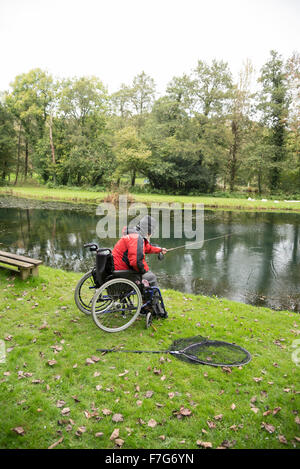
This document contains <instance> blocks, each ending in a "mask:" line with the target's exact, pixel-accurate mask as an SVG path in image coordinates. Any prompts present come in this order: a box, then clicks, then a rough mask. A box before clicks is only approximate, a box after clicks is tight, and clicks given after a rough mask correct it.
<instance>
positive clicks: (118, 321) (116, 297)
mask: <svg viewBox="0 0 300 469" xmlns="http://www.w3.org/2000/svg"><path fill="white" fill-rule="evenodd" d="M106 298H110V303H109V304H108V305H107V306H104V307H103V308H101V310H98V311H97V310H95V309H94V307H95V306H96V305H97V304H98V301H99V300H100V299H106ZM104 304H105V303H104ZM141 304H142V300H141V293H140V291H139V289H138V287H137V286H136V285H135V284H134V283H133V282H131V281H129V280H127V279H114V280H110V281H108V282H106V284H104V285H102V287H100V289H99V291H98V292H97V293H96V295H95V297H94V299H93V307H92V309H93V319H94V321H95V323H96V324H97V326H98V327H100V328H101V329H103V330H106V331H108V332H117V331H120V330H123V329H126V327H128V326H129V325H130V324H131V323H132V322H133V321H134V320H135V319H136V317H137V316H138V314H139V312H140V309H141Z"/></svg>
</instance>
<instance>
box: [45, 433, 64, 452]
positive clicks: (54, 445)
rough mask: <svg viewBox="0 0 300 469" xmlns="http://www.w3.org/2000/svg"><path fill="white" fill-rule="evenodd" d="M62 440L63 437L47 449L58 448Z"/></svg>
mask: <svg viewBox="0 0 300 469" xmlns="http://www.w3.org/2000/svg"><path fill="white" fill-rule="evenodd" d="M63 439H64V437H63V436H62V437H61V438H60V439H59V440H57V441H56V442H55V443H53V444H52V445H51V446H49V447H48V449H53V448H55V447H56V446H58V445H59V444H60V443H61V442H62V441H63Z"/></svg>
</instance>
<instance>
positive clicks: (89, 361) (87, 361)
mask: <svg viewBox="0 0 300 469" xmlns="http://www.w3.org/2000/svg"><path fill="white" fill-rule="evenodd" d="M85 364H86V365H94V364H95V362H94V361H93V360H92V359H91V358H87V359H86V360H85Z"/></svg>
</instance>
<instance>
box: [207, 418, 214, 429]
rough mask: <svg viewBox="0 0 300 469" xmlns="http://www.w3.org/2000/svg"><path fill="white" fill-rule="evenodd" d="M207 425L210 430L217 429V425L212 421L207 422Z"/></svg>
mask: <svg viewBox="0 0 300 469" xmlns="http://www.w3.org/2000/svg"><path fill="white" fill-rule="evenodd" d="M207 425H208V427H209V428H216V424H215V423H214V422H212V421H211V420H207Z"/></svg>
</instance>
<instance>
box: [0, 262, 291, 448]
mask: <svg viewBox="0 0 300 469" xmlns="http://www.w3.org/2000/svg"><path fill="white" fill-rule="evenodd" d="M79 278H80V274H77V273H69V272H64V271H61V270H54V269H51V268H49V267H43V266H42V267H40V276H39V277H38V278H35V279H29V280H27V281H25V282H22V281H21V280H20V279H19V278H18V277H16V278H15V279H14V277H12V276H11V273H9V272H7V271H5V270H2V269H1V271H0V285H1V290H0V339H1V340H4V343H5V346H6V349H7V357H6V362H5V363H1V364H0V396H1V397H0V406H1V407H0V408H1V412H0V447H1V448H47V447H49V446H50V445H52V444H53V443H54V442H56V441H58V440H59V439H60V438H62V437H63V440H62V442H61V443H60V444H59V445H58V448H114V446H115V443H114V442H113V441H111V440H110V436H111V434H112V432H113V430H114V429H116V428H119V432H120V436H119V438H121V439H122V440H124V444H123V448H125V449H126V448H127V449H128V448H130V449H133V448H157V449H163V448H165V449H168V448H197V440H202V441H205V442H211V443H212V446H213V448H217V447H218V446H220V445H221V444H222V443H223V442H224V441H225V440H227V442H229V445H232V447H234V448H294V447H297V446H299V443H298V442H297V441H296V440H295V437H299V436H300V435H299V425H297V423H296V420H295V419H296V418H299V416H298V415H297V411H298V410H299V374H300V373H299V371H300V368H299V367H297V366H296V365H295V364H294V363H293V361H292V359H291V352H292V348H291V344H292V342H293V341H294V340H295V339H296V338H297V337H296V336H297V334H299V331H300V329H299V322H300V321H299V316H298V315H297V314H295V313H292V312H288V311H281V312H280V311H271V310H269V309H266V308H256V307H253V306H250V305H244V304H239V303H235V302H231V301H227V300H225V299H216V298H209V297H203V296H193V295H187V294H186V295H184V294H182V293H179V292H176V291H171V290H167V291H164V292H163V295H164V299H165V302H166V305H167V309H168V311H169V318H168V319H166V320H156V321H155V328H156V330H154V329H146V328H145V319H144V318H141V320H137V321H136V322H135V323H134V324H133V325H132V326H131V327H130V328H128V329H127V330H125V331H123V332H121V333H117V334H109V333H105V332H103V331H101V330H100V329H98V328H97V327H96V326H95V324H94V323H93V321H92V319H91V318H90V317H87V316H85V315H84V314H83V313H81V312H80V311H78V310H77V309H76V307H75V304H74V301H73V294H74V288H75V285H76V283H77V281H78V279H79ZM196 334H201V335H204V336H209V337H211V338H216V339H224V340H227V341H229V342H236V343H238V344H240V345H241V346H244V347H245V348H247V349H248V350H249V351H250V352H251V354H252V356H253V357H252V361H251V362H250V363H249V364H248V365H246V366H244V367H243V368H241V369H239V368H234V369H232V372H231V373H228V372H226V371H224V370H222V369H219V368H218V369H217V368H213V367H209V366H201V365H191V364H187V363H184V362H181V361H178V360H176V359H175V358H169V360H167V356H166V355H165V356H164V361H161V355H155V354H154V355H150V354H141V355H136V354H132V355H130V354H125V353H123V354H122V353H120V354H117V353H115V354H110V355H109V354H107V355H104V356H102V355H101V354H100V353H99V352H98V353H97V352H96V349H97V348H99V347H100V348H105V347H109V348H111V347H114V346H117V345H121V344H122V345H124V346H125V347H126V348H127V349H146V350H147V349H149V350H161V349H163V350H164V349H166V348H168V346H169V345H170V343H171V342H172V341H173V340H174V339H175V338H179V337H188V336H192V335H196ZM52 347H57V353H55V349H54V348H52ZM92 355H96V356H98V357H99V358H100V360H99V361H98V362H97V363H94V364H91V365H87V364H86V359H87V358H90V357H91V356H92ZM53 359H54V360H56V362H57V363H56V364H54V365H53V366H50V365H49V364H48V361H49V360H53ZM126 370H127V372H126ZM95 372H98V373H100V374H99V376H95ZM26 373H28V374H27V376H26ZM124 373H126V374H124ZM254 378H259V379H261V380H258V382H257V380H254ZM35 380H41V382H37V383H34V382H33V381H35ZM97 385H101V386H102V388H101V390H97V389H96V386H97ZM147 391H153V395H152V397H149V398H147V397H145V394H146V392H147ZM170 393H173V394H170ZM74 396H75V397H76V399H74ZM59 400H63V401H64V402H65V403H64V404H63V407H57V401H59ZM254 400H255V402H254ZM77 401H78V402H77ZM138 401H140V402H138ZM251 401H252V402H251ZM138 404H140V405H138ZM157 404H159V405H157ZM232 404H234V405H235V408H234V410H232ZM251 405H252V406H254V407H255V412H254V411H253V410H251ZM182 406H183V407H185V408H187V409H189V410H190V411H191V412H192V414H191V416H189V417H183V418H182V419H180V420H179V419H178V418H177V417H176V415H174V412H176V411H178V410H179V409H180V408H181V407H182ZM65 407H68V408H69V409H70V413H69V414H68V415H65V416H63V415H62V414H61V411H62V409H63V408H65ZM278 407H280V408H281V410H280V411H279V412H278V413H277V414H276V415H274V414H273V410H274V409H276V408H278ZM103 409H109V410H110V411H111V412H112V414H110V415H104V414H103V412H102V410H103ZM268 410H270V411H271V412H270V414H269V415H263V414H264V413H265V412H267V411H268ZM93 413H94V415H93ZM114 414H122V416H123V419H124V420H123V421H121V422H118V423H114V422H113V420H112V416H113V415H114ZM220 414H222V418H221V419H220V420H216V419H214V417H215V416H218V415H220ZM139 419H141V420H139ZM150 419H154V420H155V421H156V423H157V425H156V426H155V427H153V428H152V427H150V426H148V422H149V421H150ZM208 421H209V422H214V424H215V428H210V427H209V425H208V423H207V422H208ZM262 422H265V423H266V424H270V425H272V426H273V427H274V431H273V432H272V433H269V432H268V431H267V430H266V429H265V428H261V426H262ZM16 427H22V428H23V429H24V431H25V433H24V435H17V434H16V432H14V431H13V430H12V429H13V428H16ZM78 427H85V430H86V431H85V432H84V433H82V434H81V436H80V434H79V436H78V435H76V432H77V431H78V430H77V429H78ZM271 429H272V430H273V428H272V427H271ZM99 432H101V433H103V436H100V437H99V436H98V437H97V436H95V435H96V433H99ZM205 432H206V433H205ZM162 435H164V439H162V438H160V436H162ZM279 435H283V436H284V437H285V438H286V440H287V444H283V443H281V442H280V441H279Z"/></svg>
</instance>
